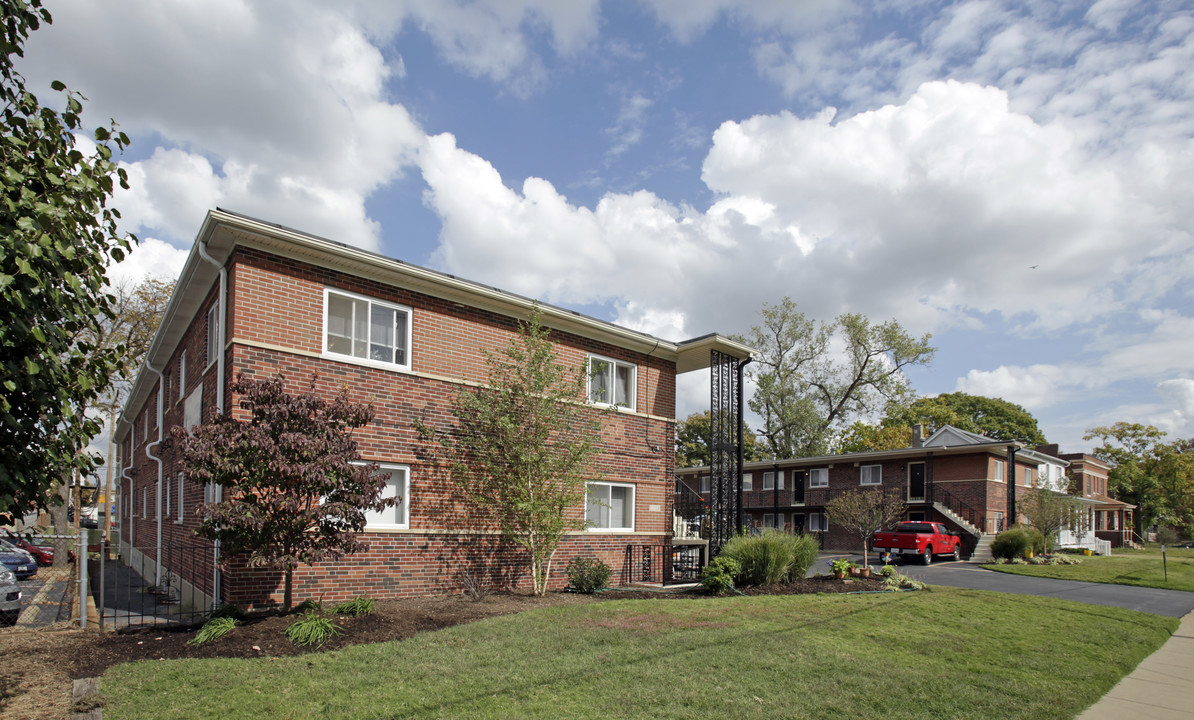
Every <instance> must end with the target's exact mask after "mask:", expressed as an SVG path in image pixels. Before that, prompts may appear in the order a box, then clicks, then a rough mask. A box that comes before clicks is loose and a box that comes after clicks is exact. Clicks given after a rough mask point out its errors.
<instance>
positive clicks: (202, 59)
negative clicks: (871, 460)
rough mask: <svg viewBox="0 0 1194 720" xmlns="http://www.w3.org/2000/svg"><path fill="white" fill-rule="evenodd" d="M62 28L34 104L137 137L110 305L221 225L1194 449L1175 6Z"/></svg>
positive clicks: (622, 11)
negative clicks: (896, 342)
mask: <svg viewBox="0 0 1194 720" xmlns="http://www.w3.org/2000/svg"><path fill="white" fill-rule="evenodd" d="M48 6H49V8H50V10H51V12H52V13H53V14H54V18H55V21H54V23H53V25H51V26H50V27H48V28H45V29H43V30H40V31H38V32H37V33H35V35H34V36H33V38H32V40H31V41H30V43H29V47H28V52H27V59H26V61H25V62H24V64H23V65H22V69H23V71H24V72H25V74H26V76H27V78H28V79H29V80H30V82H31V84H32V86H33V87H35V88H39V87H40V88H45V87H47V86H48V83H49V82H50V80H52V79H55V78H57V79H61V80H63V81H65V82H66V83H67V84H68V85H70V86H71V87H72V88H74V89H76V90H79V91H81V92H83V93H84V94H85V95H87V96H88V97H89V98H90V101H89V102H88V104H87V113H88V115H89V116H90V117H91V118H92V121H93V122H94V123H96V124H98V123H99V122H101V121H102V120H103V119H105V118H107V117H114V118H116V119H117V120H118V121H119V122H120V124H121V126H122V127H123V128H124V129H125V130H126V131H128V132H129V133H130V134H131V135H132V136H133V139H134V144H133V147H132V149H131V151H130V152H129V153H127V154H126V155H125V157H124V163H125V165H126V167H127V169H128V170H129V172H130V175H131V177H132V180H133V183H134V187H133V189H132V190H131V191H129V192H128V193H124V194H122V196H121V197H119V198H118V204H119V207H120V208H121V210H122V212H123V213H124V214H125V218H126V227H127V229H128V230H131V231H134V232H136V233H137V234H138V235H139V236H140V237H141V238H142V241H143V242H142V245H141V248H140V249H139V250H138V251H137V252H136V253H134V254H133V256H132V258H131V260H130V261H129V262H128V263H125V264H124V265H122V266H121V267H119V268H118V269H116V270H115V271H114V274H115V275H117V276H119V277H121V278H136V277H140V276H142V275H144V274H147V273H158V274H170V273H174V272H177V270H178V268H179V267H180V266H181V262H182V259H183V257H185V252H186V249H187V248H188V247H189V245H190V243H191V241H192V239H193V237H194V234H195V232H196V230H197V229H198V227H199V223H200V221H201V219H202V216H203V213H204V212H205V211H206V210H207V209H208V208H210V207H213V206H216V205H219V206H221V207H225V208H228V209H232V210H237V211H240V212H245V213H248V214H251V215H255V216H258V217H261V218H264V219H268V220H271V221H274V222H279V223H283V224H286V225H290V226H292V227H296V228H299V229H302V230H306V231H309V232H313V233H317V234H320V235H324V236H327V237H331V238H334V239H337V240H341V241H344V242H349V243H353V244H357V245H361V246H363V247H367V248H370V249H374V250H378V251H380V252H383V253H385V254H387V255H391V256H394V257H399V258H402V259H404V260H408V261H411V262H415V263H420V264H423V265H427V266H431V267H435V268H437V269H441V270H444V271H447V272H452V273H455V274H458V275H460V276H463V277H467V278H470V279H474V280H477V281H480V282H485V283H489V284H493V285H497V286H499V287H503V288H506V289H509V290H511V291H515V292H519V293H523V294H526V295H530V296H534V297H539V298H542V299H544V300H547V301H549V302H553V303H556V304H560V305H564V306H568V307H572V308H577V309H580V310H583V311H585V312H589V313H591V314H595V315H598V316H600V317H603V318H605V319H609V320H612V321H615V322H619V323H622V324H625V325H628V326H631V327H634V328H637V329H640V330H644V331H647V332H652V333H655V334H657V335H660V336H663V337H667V338H669V339H683V338H686V337H692V336H696V335H701V334H704V333H706V332H710V331H718V332H722V333H733V332H741V331H744V330H746V329H747V328H748V327H749V326H750V325H751V324H754V323H755V322H756V317H757V311H758V309H759V307H760V306H761V304H762V303H764V302H776V301H778V300H779V299H780V298H782V297H783V296H784V295H788V296H790V297H792V299H793V300H795V301H796V302H797V303H798V305H799V306H800V308H801V309H803V310H804V311H805V312H807V313H808V314H810V315H812V316H814V317H818V318H823V319H829V318H832V317H834V316H835V315H837V314H839V313H841V312H845V311H852V312H862V313H864V314H866V315H868V316H869V317H871V318H872V319H874V320H886V319H889V318H895V319H897V320H899V321H900V322H901V323H902V324H904V325H905V327H907V328H909V329H910V330H912V331H914V332H917V333H921V332H932V333H933V335H934V342H935V344H936V346H937V347H938V349H939V350H938V354H937V358H936V360H935V361H934V363H933V365H932V366H931V368H928V369H918V370H917V371H915V372H914V373H913V374H912V375H911V379H912V382H913V385H914V387H915V388H916V389H917V390H918V391H920V392H922V393H924V394H933V393H939V392H951V391H954V390H965V391H967V392H972V393H976V394H983V395H992V396H1001V397H1004V398H1006V399H1008V400H1012V401H1014V402H1018V403H1021V404H1023V405H1025V406H1026V407H1028V408H1029V409H1030V410H1031V411H1033V412H1034V414H1036V416H1037V417H1038V418H1039V419H1040V420H1041V424H1042V427H1043V429H1044V431H1045V433H1046V435H1047V436H1048V437H1049V438H1050V440H1053V441H1056V442H1060V443H1062V444H1063V446H1064V447H1066V448H1067V449H1081V448H1084V447H1087V446H1088V445H1087V444H1086V443H1084V442H1083V441H1082V439H1081V436H1082V432H1083V430H1084V429H1085V428H1088V427H1091V426H1094V425H1098V424H1106V423H1110V422H1114V421H1117V420H1128V421H1137V422H1149V423H1153V424H1156V425H1158V426H1160V427H1162V428H1163V429H1165V430H1167V431H1169V432H1170V433H1172V434H1173V435H1175V436H1182V437H1188V436H1190V435H1192V434H1194V419H1192V418H1194V372H1192V365H1194V361H1191V358H1192V357H1194V307H1192V306H1194V303H1192V302H1191V288H1192V287H1194V284H1192V283H1191V278H1192V277H1194V254H1192V253H1191V244H1192V242H1194V237H1192V231H1194V203H1191V202H1190V201H1189V198H1190V197H1192V196H1194V192H1192V191H1194V172H1192V171H1194V72H1192V70H1191V68H1194V11H1192V10H1191V8H1190V6H1189V4H1188V3H1186V2H1129V1H1126V0H1101V1H1100V2H1066V1H1062V2H1053V3H1033V2H1014V1H1004V0H975V1H970V2H957V3H942V2H920V1H907V0H906V1H902V2H870V3H861V2H860V3H850V2H837V1H834V2H828V1H826V2H816V1H809V2H798V1H795V0H793V1H787V2H785V1H780V0H641V1H638V2H634V1H630V0H626V1H623V2H599V1H598V0H588V1H584V0H578V1H577V2H566V3H565V2H553V1H552V0H474V1H470V2H463V1H462V0H407V1H405V2H367V1H365V0H357V1H348V2H338V3H334V4H333V3H321V2H315V1H314V0H295V1H291V2H281V1H278V2H252V3H249V2H241V1H239V0H210V1H209V2H204V3H184V2H170V1H168V0H155V1H151V0H140V1H137V0H128V1H126V2H121V3H94V2H90V1H88V0H61V1H55V0H48ZM42 94H43V96H48V95H49V92H48V90H46V91H45V92H43V93H42ZM680 389H681V393H680V403H679V405H680V407H679V411H680V413H681V414H685V413H687V412H691V411H695V410H699V409H702V408H703V406H704V404H705V403H707V389H706V387H705V385H704V382H703V379H702V378H685V379H684V381H683V382H682V383H681V388H680Z"/></svg>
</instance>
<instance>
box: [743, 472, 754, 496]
mask: <svg viewBox="0 0 1194 720" xmlns="http://www.w3.org/2000/svg"><path fill="white" fill-rule="evenodd" d="M754 486H755V480H754V473H742V492H751V491H752V490H754Z"/></svg>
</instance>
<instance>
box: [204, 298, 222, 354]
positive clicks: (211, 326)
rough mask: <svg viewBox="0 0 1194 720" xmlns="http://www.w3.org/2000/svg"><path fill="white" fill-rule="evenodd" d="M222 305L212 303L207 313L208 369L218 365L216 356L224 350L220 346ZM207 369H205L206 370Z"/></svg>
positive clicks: (217, 302)
mask: <svg viewBox="0 0 1194 720" xmlns="http://www.w3.org/2000/svg"><path fill="white" fill-rule="evenodd" d="M219 316H220V303H219V301H218V300H217V301H216V302H214V303H212V306H211V308H209V309H208V311H207V367H208V368H209V367H211V366H212V365H215V363H216V354H217V353H219V352H221V351H222V350H223V348H221V347H219V345H220V317H219ZM206 369H207V368H204V370H206Z"/></svg>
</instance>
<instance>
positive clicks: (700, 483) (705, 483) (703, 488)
mask: <svg viewBox="0 0 1194 720" xmlns="http://www.w3.org/2000/svg"><path fill="white" fill-rule="evenodd" d="M697 488H698V492H700V493H701V494H702V495H703V494H705V493H707V492H709V491H711V490H712V489H713V478H711V477H709V476H708V475H702V476H700V477H699V478H697Z"/></svg>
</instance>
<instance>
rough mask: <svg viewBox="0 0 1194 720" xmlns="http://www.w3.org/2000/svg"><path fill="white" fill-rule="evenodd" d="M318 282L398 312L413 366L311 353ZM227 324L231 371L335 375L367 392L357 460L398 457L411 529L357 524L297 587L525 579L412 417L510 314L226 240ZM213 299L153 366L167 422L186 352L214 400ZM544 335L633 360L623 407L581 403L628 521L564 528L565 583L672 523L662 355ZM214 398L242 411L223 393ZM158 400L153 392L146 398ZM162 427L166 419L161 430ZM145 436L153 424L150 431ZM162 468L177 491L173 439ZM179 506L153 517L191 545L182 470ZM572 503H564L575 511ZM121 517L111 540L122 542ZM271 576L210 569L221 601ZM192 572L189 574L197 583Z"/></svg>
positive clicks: (305, 378)
mask: <svg viewBox="0 0 1194 720" xmlns="http://www.w3.org/2000/svg"><path fill="white" fill-rule="evenodd" d="M324 287H332V288H338V289H343V290H348V291H350V292H354V293H358V294H360V295H365V296H368V297H372V298H375V299H379V300H384V301H387V302H393V303H397V304H401V305H404V306H406V307H409V308H411V310H412V323H413V329H412V341H411V363H412V370H413V372H410V373H407V372H397V371H391V370H386V369H380V368H375V367H368V366H364V365H357V364H353V363H350V362H343V361H337V360H332V359H326V358H323V357H320V356H319V355H320V353H321V351H322V342H323V341H322V332H323V290H324ZM229 290H230V296H231V297H230V300H229V312H228V315H229V322H228V327H227V328H226V333H225V334H226V340H227V343H228V344H227V349H226V355H225V356H226V361H227V365H228V367H227V369H226V377H227V378H229V379H231V378H234V377H235V376H236V374H237V373H240V372H244V373H245V374H246V375H247V376H250V377H269V376H272V375H274V374H276V373H279V372H280V373H282V374H283V375H284V376H285V377H286V384H287V389H288V391H290V392H304V391H306V390H307V389H308V388H309V387H310V384H311V381H312V378H313V377H314V378H316V381H315V391H316V392H317V393H318V394H319V395H321V396H324V397H329V398H330V397H333V396H334V395H335V394H337V393H339V392H340V390H341V388H346V389H347V391H348V395H349V397H350V398H351V399H352V400H354V401H357V402H369V403H372V404H373V406H374V409H375V411H376V418H375V420H374V421H373V422H372V423H370V425H368V426H367V427H365V428H361V429H359V430H358V431H356V433H355V438H356V439H357V441H358V443H359V447H360V452H361V456H362V457H363V458H365V459H368V460H373V461H379V462H387V463H396V464H402V465H408V466H409V467H410V476H409V477H410V493H409V519H410V530H409V531H401V530H400V531H384V532H376V533H366V539H367V541H368V542H369V543H370V549H369V551H368V552H366V553H363V554H359V555H356V556H353V557H349V558H346V559H343V560H341V561H339V562H328V563H321V564H319V565H316V566H314V567H303V568H300V569H299V570H298V571H296V576H295V599H296V601H301V600H302V599H304V598H306V597H319V596H320V595H322V596H324V598H325V599H328V600H335V599H342V598H345V597H351V596H353V595H359V594H368V595H371V596H374V597H379V598H381V597H402V596H410V595H422V594H427V593H439V592H458V591H459V590H460V589H461V573H462V572H470V573H471V572H473V571H478V572H483V573H487V574H488V575H489V576H490V578H491V580H493V581H495V582H497V581H502V582H505V583H506V584H511V583H512V584H513V585H514V586H529V582H530V579H529V575H528V574H527V573H526V572H525V570H524V567H525V560H523V559H522V552H521V550H520V549H518V548H517V547H514V546H512V545H510V544H508V543H502V542H501V541H500V540H499V539H498V538H497V537H496V536H495V535H493V534H492V533H488V534H487V533H482V534H477V533H476V532H475V528H473V527H470V526H468V525H466V524H464V523H462V522H461V518H463V517H464V511H465V509H466V508H467V503H465V501H464V500H463V499H462V498H461V497H460V494H459V492H458V491H457V489H456V488H455V487H454V485H453V484H452V483H451V481H450V480H449V479H447V478H445V477H442V476H441V475H440V474H438V473H436V472H435V471H433V470H432V469H431V468H429V467H427V466H426V463H425V462H424V456H425V452H424V450H425V449H424V448H423V447H422V444H421V441H420V439H419V437H418V435H417V433H416V432H415V430H414V427H413V425H412V422H413V421H414V420H415V419H416V418H418V419H421V420H422V421H423V422H426V423H427V424H429V425H432V426H441V427H443V426H446V425H447V424H448V423H450V420H451V416H450V413H449V408H450V404H451V401H452V398H453V397H455V394H456V393H457V392H459V391H461V390H462V389H466V388H467V387H468V385H467V384H466V383H467V382H473V383H475V382H483V381H484V380H486V378H487V366H486V364H485V355H484V351H485V350H488V351H490V352H496V351H499V350H500V349H501V348H502V347H504V346H505V345H506V344H507V343H508V342H509V341H510V340H511V339H513V338H515V337H516V336H517V332H518V326H517V323H516V321H515V320H513V319H511V318H508V317H504V316H500V315H497V314H495V313H490V312H486V311H481V310H478V309H476V308H467V307H460V306H458V305H456V304H454V303H449V302H445V301H443V300H440V299H437V298H433V297H430V296H427V295H423V294H421V293H417V292H414V291H411V290H408V289H404V288H396V287H392V286H389V285H384V284H381V283H377V282H374V281H370V280H365V279H361V278H357V277H352V276H348V275H344V274H341V273H337V272H333V271H330V270H327V269H322V268H316V267H314V266H310V265H306V264H303V263H299V262H297V261H293V260H289V259H285V258H279V257H276V256H272V255H268V254H265V253H262V252H259V251H256V250H246V249H243V248H242V249H238V250H237V251H236V253H235V254H234V255H233V258H232V260H231V263H230V266H229ZM215 301H216V289H215V288H213V289H212V290H211V291H210V292H209V294H208V297H207V298H206V300H205V301H204V303H203V306H202V307H201V309H200V311H199V312H198V313H197V314H196V316H195V319H194V321H193V322H192V323H191V326H190V327H189V328H188V330H187V332H186V334H185V337H184V339H183V341H182V344H181V345H180V347H179V350H178V351H177V352H176V353H175V355H174V357H173V358H172V360H171V364H170V367H169V368H168V369H167V370H166V373H167V375H168V376H170V378H171V379H172V380H173V384H172V383H171V382H170V381H169V380H168V382H167V386H168V387H171V392H170V393H169V394H168V397H167V402H166V423H165V425H166V426H167V427H171V426H174V425H181V424H182V423H183V411H184V402H183V401H181V400H179V397H178V395H179V393H178V388H177V372H178V358H179V357H180V355H181V353H182V351H183V350H184V349H185V350H186V353H187V380H188V382H187V386H188V387H187V390H188V392H189V391H190V390H192V389H193V388H194V387H196V386H197V385H198V383H200V382H202V383H203V407H204V409H203V418H204V420H207V419H210V417H211V416H212V415H213V413H214V412H215V383H216V377H215V376H216V372H215V371H216V366H215V365H212V366H211V368H210V369H208V368H207V366H206V353H207V348H206V341H207V340H206V339H207V308H208V307H210V304H211V303H213V302H215ZM552 340H553V342H555V343H556V349H557V352H558V353H559V354H560V356H561V359H562V361H563V362H565V363H566V364H569V365H573V366H575V367H578V368H579V367H580V366H581V364H582V362H583V361H584V358H585V356H586V353H588V352H593V353H597V354H600V355H604V356H607V357H613V358H615V359H619V360H623V361H627V362H632V363H634V364H635V365H636V366H637V368H638V369H637V412H629V411H608V410H603V409H600V408H596V407H592V408H589V409H588V410H587V412H590V413H593V414H594V415H596V416H597V417H598V418H599V419H600V422H601V424H602V427H603V438H604V440H605V442H604V445H603V448H602V452H601V454H600V456H599V458H598V460H597V464H598V467H599V468H600V470H601V472H602V474H603V478H602V479H603V480H608V481H614V482H628V483H633V484H634V485H635V489H636V490H635V532H634V533H621V534H610V533H600V532H585V533H580V534H575V535H570V536H568V537H567V538H566V539H565V541H564V543H563V544H562V545H561V548H560V550H559V552H558V553H557V555H556V560H555V565H554V569H553V573H552V577H553V582H552V584H553V586H557V587H558V586H561V585H562V584H563V583H565V582H566V579H565V578H564V574H563V570H564V567H565V566H566V565H567V562H568V560H569V559H571V558H572V557H574V556H576V555H577V554H585V555H589V556H594V555H595V556H597V557H600V558H602V559H603V560H604V561H605V562H606V563H607V564H609V565H610V566H611V568H613V570H614V579H615V580H617V579H618V578H620V577H621V573H622V571H623V569H624V568H623V565H624V562H625V558H626V547H627V546H628V545H642V544H650V545H659V544H660V543H663V542H665V540H666V537H667V536H668V535H670V533H671V525H672V513H671V500H672V482H671V478H672V473H673V470H674V457H673V453H672V448H673V446H674V439H673V438H674V431H675V423H674V420H673V418H674V417H675V368H674V365H672V364H671V363H667V362H664V361H662V360H660V359H658V358H652V357H648V356H646V355H643V354H638V353H633V352H629V351H625V350H622V349H618V348H614V347H610V346H607V345H603V344H600V343H595V342H593V341H590V340H587V339H585V338H582V337H579V336H576V335H572V334H569V333H565V332H553V333H552ZM225 406H226V407H227V408H228V409H229V411H230V412H232V413H233V415H234V416H243V414H244V411H243V410H242V409H241V408H239V407H238V405H237V402H236V398H234V397H232V396H231V395H230V394H229V395H228V396H227V397H226V398H225ZM146 408H147V410H148V411H152V412H156V394H154V395H152V396H151V400H150V401H149V402H147V403H146ZM167 434H168V433H167ZM142 435H143V433H142V432H141V431H140V430H138V431H137V435H136V436H135V437H136V438H137V444H136V447H135V449H134V450H133V451H132V454H133V459H134V464H135V466H136V468H137V472H136V476H135V478H134V480H133V482H132V489H133V492H134V493H135V494H136V497H137V502H138V506H137V515H138V517H136V518H131V519H130V521H129V523H127V524H128V525H130V526H131V525H133V524H135V525H136V542H135V544H136V545H137V546H138V547H140V548H142V549H143V552H146V553H147V554H148V555H150V556H151V557H154V556H155V554H154V553H155V551H154V545H155V544H156V540H157V522H156V520H155V519H154V518H153V508H152V507H151V510H150V518H141V517H140V505H139V503H140V495H139V493H140V490H141V488H142V487H150V488H151V490H150V495H151V506H152V503H153V494H154V493H155V492H156V483H157V466H156V464H154V463H153V462H152V461H150V460H149V459H148V457H147V456H146V455H145V452H144V449H145V441H144V439H143V437H142ZM153 437H154V438H156V433H153ZM159 454H160V455H161V456H162V458H163V470H164V475H165V478H166V479H167V480H168V481H170V482H171V483H172V485H173V486H174V488H173V490H172V493H171V496H172V497H171V499H172V501H173V502H174V503H176V502H177V500H176V498H175V497H174V495H175V493H176V492H177V488H176V486H177V474H178V472H179V470H180V467H179V463H178V460H177V457H176V454H175V452H174V450H173V448H172V447H164V448H161V449H160V452H159ZM184 493H185V509H186V515H185V518H184V522H183V523H182V524H176V523H175V522H174V520H175V517H174V515H175V513H174V512H173V511H172V513H171V517H170V519H168V520H167V519H163V523H162V531H163V542H164V543H165V544H167V545H170V544H174V545H189V546H193V545H196V544H201V543H203V541H202V540H201V539H199V538H197V537H195V536H194V534H193V531H194V529H195V527H196V526H197V522H198V521H197V518H196V516H195V514H194V512H195V509H196V508H197V507H198V506H199V505H200V504H201V502H202V499H203V489H202V487H199V486H197V485H194V484H192V483H185V489H184ZM583 513H584V510H583V506H582V505H580V504H578V505H577V506H576V507H575V508H573V509H572V510H571V511H570V515H571V516H573V517H576V518H582V517H583ZM127 530H128V528H125V529H124V531H125V535H124V539H125V541H126V542H128V540H129V538H128V533H127ZM281 577H282V576H281V574H280V573H276V572H270V571H264V570H252V571H249V570H247V569H245V568H234V569H230V570H229V572H228V573H227V574H226V576H225V579H224V588H225V597H226V598H227V599H230V600H233V601H236V602H242V603H249V604H261V603H269V602H276V601H278V600H280V599H281V593H282V583H281ZM198 580H199V579H197V581H198Z"/></svg>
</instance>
